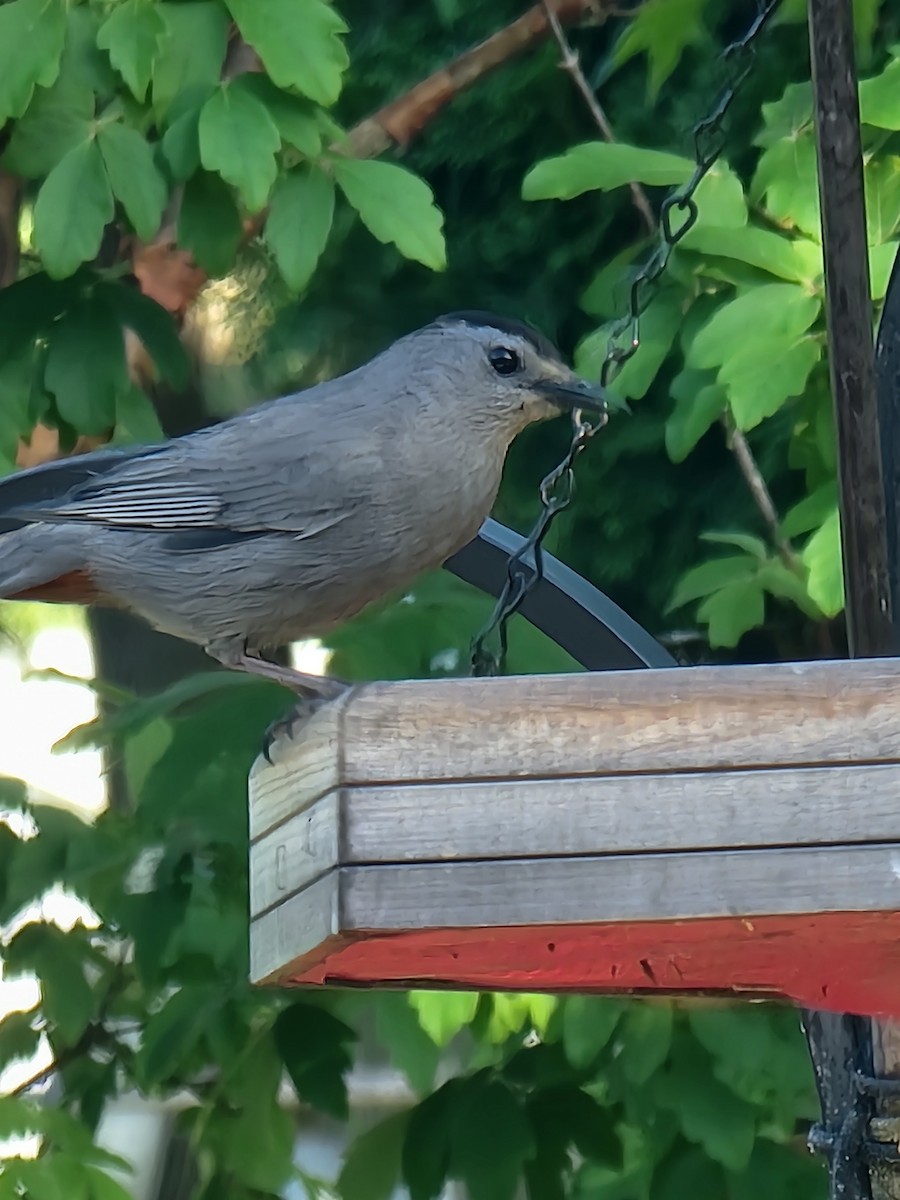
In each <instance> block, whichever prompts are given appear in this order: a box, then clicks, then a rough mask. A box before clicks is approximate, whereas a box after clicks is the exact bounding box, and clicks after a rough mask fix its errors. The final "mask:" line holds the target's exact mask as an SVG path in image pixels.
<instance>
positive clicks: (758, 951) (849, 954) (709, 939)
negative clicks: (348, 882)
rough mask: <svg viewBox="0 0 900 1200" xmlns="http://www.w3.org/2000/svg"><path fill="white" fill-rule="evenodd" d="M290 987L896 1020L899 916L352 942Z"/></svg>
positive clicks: (527, 930)
mask: <svg viewBox="0 0 900 1200" xmlns="http://www.w3.org/2000/svg"><path fill="white" fill-rule="evenodd" d="M323 949H324V957H323V958H322V959H321V960H320V961H319V962H317V963H316V964H315V965H310V966H308V967H307V968H306V969H304V970H302V971H299V972H296V973H295V974H293V975H292V976H291V977H290V978H289V979H287V980H285V982H287V983H289V984H294V985H300V986H303V985H308V984H332V985H337V986H368V987H379V986H394V987H398V986H408V987H435V988H440V987H448V988H450V987H453V988H459V987H465V988H477V989H479V990H482V991H502V990H513V991H530V992H534V991H550V992H557V991H559V992H562V991H578V992H593V993H596V994H616V993H621V992H643V993H646V992H657V993H668V994H670V995H685V994H690V993H691V992H696V993H702V994H707V995H708V994H720V995H721V994H731V995H735V996H743V997H744V998H749V997H754V996H759V997H769V998H772V999H774V998H780V999H786V1000H792V1001H794V1002H795V1003H797V1004H802V1005H804V1006H806V1007H809V1008H819V1009H828V1010H833V1011H835V1012H848V1013H857V1014H861V1015H866V1016H877V1017H900V913H898V912H859V913H856V912H854V913H814V914H809V915H801V916H786V917H782V916H763V917H755V918H752V919H751V918H744V917H715V918H707V919H704V920H693V921H639V922H631V923H629V924H590V925H587V924H586V925H532V926H523V927H515V928H509V927H501V928H491V929H428V930H409V931H403V932H400V933H389V934H387V933H379V932H377V931H373V932H370V933H361V934H355V935H353V938H352V940H350V939H348V938H347V937H344V938H341V939H336V940H335V942H334V943H333V947H332V948H330V949H329V948H323Z"/></svg>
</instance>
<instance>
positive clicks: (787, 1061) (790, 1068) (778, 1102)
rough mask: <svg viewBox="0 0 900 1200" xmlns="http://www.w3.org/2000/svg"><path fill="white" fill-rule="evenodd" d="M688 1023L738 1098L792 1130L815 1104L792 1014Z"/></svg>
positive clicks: (735, 1007)
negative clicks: (782, 1117) (781, 1117)
mask: <svg viewBox="0 0 900 1200" xmlns="http://www.w3.org/2000/svg"><path fill="white" fill-rule="evenodd" d="M779 565H782V566H783V564H779ZM687 1018H688V1022H689V1024H690V1028H691V1032H692V1034H693V1035H694V1037H695V1038H696V1039H697V1041H698V1042H699V1043H700V1045H701V1046H703V1047H704V1049H705V1050H706V1051H708V1052H709V1054H710V1055H712V1058H713V1062H714V1072H715V1076H716V1078H717V1079H718V1080H720V1082H722V1083H724V1084H725V1085H726V1087H728V1088H730V1089H731V1090H732V1091H733V1092H734V1093H735V1094H736V1095H738V1096H740V1097H741V1098H742V1099H744V1100H747V1101H748V1102H749V1103H750V1104H754V1105H756V1106H758V1107H761V1108H765V1109H768V1110H769V1111H770V1112H772V1113H773V1115H777V1113H778V1111H779V1110H781V1111H782V1112H783V1113H784V1115H785V1117H786V1118H787V1121H788V1128H789V1129H792V1128H793V1123H794V1121H795V1120H796V1118H797V1117H798V1116H799V1115H800V1114H801V1113H802V1112H803V1111H804V1110H805V1109H806V1108H807V1107H808V1105H809V1103H810V1102H811V1101H812V1102H813V1103H814V1100H813V1097H812V1095H811V1093H814V1086H815V1085H814V1083H813V1072H812V1068H811V1064H810V1062H809V1057H808V1055H809V1052H808V1050H807V1047H806V1045H805V1043H804V1040H803V1036H802V1033H801V1031H800V1028H799V1022H797V1021H796V1020H794V1021H791V1020H790V1013H789V1011H787V1010H784V1011H782V1010H779V1009H775V1008H773V1007H772V1006H770V1005H767V1004H766V1005H762V1004H717V1005H714V1006H708V1007H707V1006H704V1007H702V1008H689V1009H687ZM783 1018H787V1019H786V1020H785V1019H783Z"/></svg>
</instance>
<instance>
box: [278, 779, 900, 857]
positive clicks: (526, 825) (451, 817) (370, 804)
mask: <svg viewBox="0 0 900 1200" xmlns="http://www.w3.org/2000/svg"><path fill="white" fill-rule="evenodd" d="M340 821H341V842H342V853H341V861H342V862H343V863H345V864H346V863H355V862H363V863H365V862H368V863H378V862H388V863H389V862H414V861H438V860H441V859H485V858H522V857H532V856H533V857H543V856H553V855H566V854H572V855H583V854H605V853H613V852H619V853H623V852H634V851H645V852H646V851H666V850H691V849H714V848H717V847H721V848H729V847H740V846H746V847H753V846H788V845H818V844H824V843H838V842H843V843H853V842H889V841H897V842H900V766H897V765H879V766H853V767H815V768H809V769H797V768H787V769H778V770H763V771H748V772H743V771H742V772H708V773H707V772H704V773H691V774H673V775H624V776H623V775H613V776H607V777H601V778H589V777H588V778H585V777H582V778H577V779H547V780H517V781H515V782H484V783H439V784H407V785H401V786H396V785H391V784H387V785H383V786H377V787H367V788H347V789H345V790H344V791H343V792H342V794H341V805H340ZM275 836H276V834H272V835H270V837H275Z"/></svg>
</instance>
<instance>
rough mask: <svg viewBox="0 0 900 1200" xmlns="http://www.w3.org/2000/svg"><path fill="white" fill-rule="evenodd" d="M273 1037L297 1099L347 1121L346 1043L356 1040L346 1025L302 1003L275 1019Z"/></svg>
mask: <svg viewBox="0 0 900 1200" xmlns="http://www.w3.org/2000/svg"><path fill="white" fill-rule="evenodd" d="M274 1033H275V1045H276V1046H277V1048H278V1052H279V1054H280V1055H281V1056H282V1058H283V1059H284V1065H285V1068H286V1069H287V1072H288V1074H289V1075H290V1077H291V1080H292V1081H293V1084H294V1087H295V1088H296V1089H297V1094H298V1096H300V1098H301V1099H302V1100H306V1101H307V1102H308V1103H310V1104H313V1105H315V1106H316V1107H318V1108H320V1109H322V1110H323V1112H327V1113H330V1114H331V1115H332V1116H334V1117H337V1118H338V1119H344V1118H346V1116H347V1088H346V1084H345V1083H344V1074H345V1073H346V1071H348V1070H349V1068H350V1062H351V1060H350V1052H349V1050H348V1048H347V1043H348V1042H352V1041H355V1040H356V1034H355V1033H354V1031H353V1030H352V1029H351V1028H350V1027H349V1025H345V1024H344V1022H343V1021H339V1020H338V1018H337V1017H335V1016H332V1014H331V1013H329V1012H326V1011H325V1009H322V1008H315V1007H313V1005H311V1004H304V1003H302V1002H301V1003H298V1004H292V1005H291V1007H290V1008H286V1009H285V1010H284V1011H283V1012H281V1013H280V1014H279V1015H278V1019H277V1020H276V1022H275V1027H274Z"/></svg>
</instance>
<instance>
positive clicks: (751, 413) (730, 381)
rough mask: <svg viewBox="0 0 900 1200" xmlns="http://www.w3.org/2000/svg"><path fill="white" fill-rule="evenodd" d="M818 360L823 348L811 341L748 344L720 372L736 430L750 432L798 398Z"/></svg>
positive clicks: (774, 338) (814, 340)
mask: <svg viewBox="0 0 900 1200" xmlns="http://www.w3.org/2000/svg"><path fill="white" fill-rule="evenodd" d="M821 357H822V346H821V344H820V343H819V342H818V341H817V340H816V339H815V338H811V337H806V338H801V339H800V340H799V341H796V342H793V343H792V342H790V341H788V340H787V339H784V338H779V337H773V338H767V339H765V340H761V341H758V342H749V343H748V345H747V347H746V348H745V349H744V350H742V351H741V352H739V353H737V354H735V355H734V356H733V357H732V358H730V359H729V360H728V362H726V363H724V364H723V365H722V367H721V369H720V370H719V382H720V383H722V384H724V386H725V388H726V389H727V392H728V403H729V406H730V408H731V412H732V414H733V416H734V420H735V424H736V425H737V427H738V428H739V429H742V430H745V431H746V430H748V429H753V428H754V427H755V426H756V425H758V424H759V423H760V421H763V420H764V419H765V418H766V417H770V416H772V415H773V413H776V412H778V410H779V409H780V408H781V406H782V405H783V404H784V402H785V400H787V399H788V398H789V397H791V396H801V395H802V394H803V392H804V391H805V390H806V384H807V381H808V380H809V376H810V372H811V371H812V370H813V368H814V367H815V366H816V364H817V363H818V362H819V360H820V359H821Z"/></svg>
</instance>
